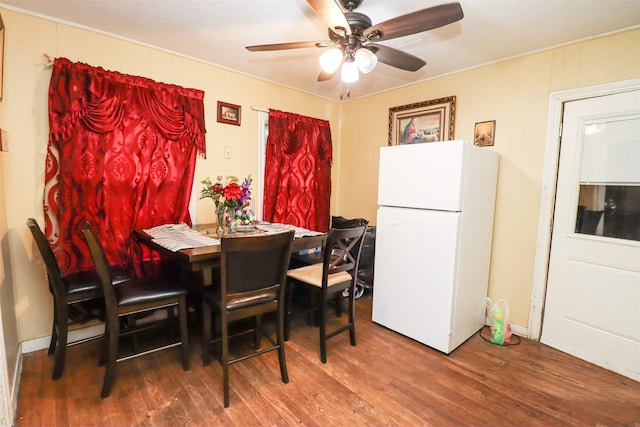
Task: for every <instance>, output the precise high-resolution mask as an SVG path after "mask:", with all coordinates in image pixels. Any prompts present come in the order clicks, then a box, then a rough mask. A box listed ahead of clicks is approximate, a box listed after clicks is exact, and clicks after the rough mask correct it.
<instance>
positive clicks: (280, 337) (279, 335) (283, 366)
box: [276, 309, 289, 384]
mask: <svg viewBox="0 0 640 427" xmlns="http://www.w3.org/2000/svg"><path fill="white" fill-rule="evenodd" d="M284 314H285V313H284V312H283V310H282V309H280V311H279V312H278V321H277V324H276V328H277V329H276V341H277V342H278V361H279V362H280V376H281V377H282V382H283V383H285V384H287V383H288V382H289V373H288V372H287V359H286V357H285V354H284V326H283V324H282V323H283V319H284Z"/></svg>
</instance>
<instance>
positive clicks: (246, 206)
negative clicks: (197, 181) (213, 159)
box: [200, 175, 255, 234]
mask: <svg viewBox="0 0 640 427" xmlns="http://www.w3.org/2000/svg"><path fill="white" fill-rule="evenodd" d="M252 181H253V179H252V178H251V175H249V176H248V177H247V178H245V179H244V181H242V183H240V181H239V179H238V178H237V177H235V176H227V177H226V179H225V181H224V184H223V182H222V176H218V177H217V180H216V182H215V183H214V182H212V181H211V178H209V177H206V178H205V179H203V180H202V181H201V182H202V184H203V185H204V187H203V188H202V191H201V192H200V199H205V198H211V199H212V200H213V202H214V203H215V206H216V216H217V218H218V229H217V230H216V233H218V234H222V232H223V229H222V224H223V223H224V224H226V225H227V226H228V227H229V231H230V232H234V231H235V230H236V227H237V226H238V225H240V226H245V225H251V224H253V222H254V221H255V216H254V213H253V209H252V208H251V182H252Z"/></svg>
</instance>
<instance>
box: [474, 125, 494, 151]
mask: <svg viewBox="0 0 640 427" xmlns="http://www.w3.org/2000/svg"><path fill="white" fill-rule="evenodd" d="M495 133H496V121H495V120H489V121H486V122H478V123H476V126H475V128H474V130H473V144H474V145H477V146H479V147H489V146H491V145H493V141H494V139H495Z"/></svg>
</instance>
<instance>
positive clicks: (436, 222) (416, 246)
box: [372, 207, 461, 353]
mask: <svg viewBox="0 0 640 427" xmlns="http://www.w3.org/2000/svg"><path fill="white" fill-rule="evenodd" d="M460 218H461V214H460V213H458V212H442V211H427V210H418V209H406V208H390V207H381V208H379V209H378V218H377V229H376V259H375V272H376V274H375V277H374V286H373V315H372V318H373V321H374V322H376V323H379V324H380V325H383V326H386V327H387V328H389V329H392V330H394V331H396V332H399V333H401V334H403V335H406V336H408V337H409V338H413V339H414V340H416V341H419V342H421V343H423V344H426V345H428V346H430V347H433V348H435V349H437V350H440V351H442V352H444V353H449V352H450V351H452V350H453V349H452V348H451V335H452V322H453V320H452V319H453V313H452V310H453V309H452V307H453V299H454V294H453V293H454V284H455V280H456V265H457V260H456V257H457V250H456V248H457V246H458V245H457V241H458V234H459V233H458V230H459V223H460Z"/></svg>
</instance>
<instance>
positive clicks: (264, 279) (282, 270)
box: [220, 231, 294, 302]
mask: <svg viewBox="0 0 640 427" xmlns="http://www.w3.org/2000/svg"><path fill="white" fill-rule="evenodd" d="M293 235H294V232H293V231H289V232H286V233H277V234H266V235H263V236H247V237H223V238H222V239H221V243H220V245H221V254H220V273H221V277H220V278H221V281H220V282H221V293H222V298H223V301H227V302H228V300H229V299H234V296H235V299H236V300H238V299H239V298H242V297H241V296H244V297H245V298H251V297H252V295H254V296H255V295H257V294H261V295H265V294H264V292H265V290H268V294H269V295H270V296H272V297H273V298H274V299H277V298H278V291H280V290H283V289H284V286H281V285H284V284H285V283H286V278H287V269H288V266H289V259H290V257H291V244H292V241H293Z"/></svg>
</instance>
